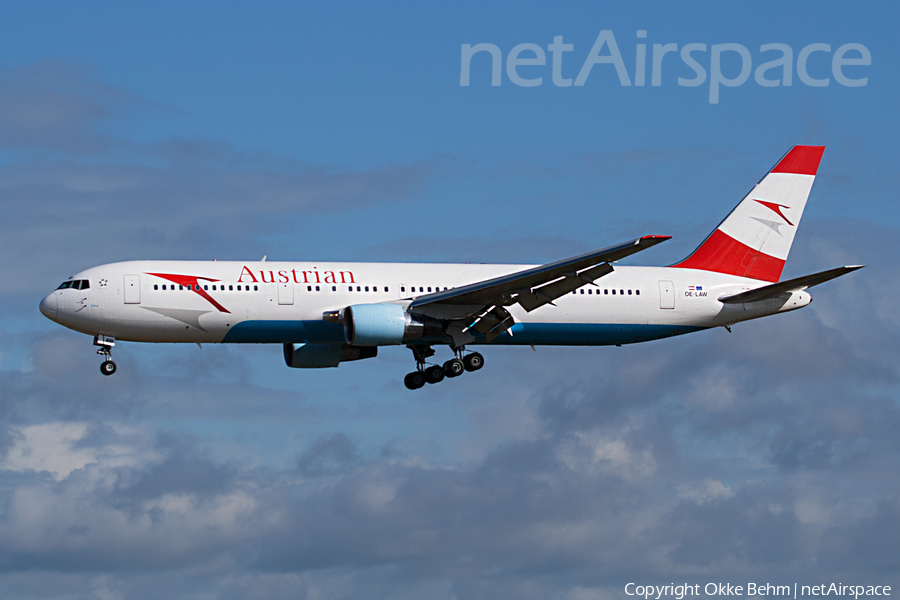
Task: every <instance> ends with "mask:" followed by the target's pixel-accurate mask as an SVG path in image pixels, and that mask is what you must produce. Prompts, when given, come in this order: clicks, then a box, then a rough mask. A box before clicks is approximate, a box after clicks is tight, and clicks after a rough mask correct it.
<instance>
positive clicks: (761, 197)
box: [672, 146, 825, 283]
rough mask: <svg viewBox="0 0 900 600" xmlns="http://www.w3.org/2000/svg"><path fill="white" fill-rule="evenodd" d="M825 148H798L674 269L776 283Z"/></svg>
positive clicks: (784, 158)
mask: <svg viewBox="0 0 900 600" xmlns="http://www.w3.org/2000/svg"><path fill="white" fill-rule="evenodd" d="M824 151H825V146H794V147H793V148H791V150H790V152H788V153H787V154H785V155H784V157H783V158H782V159H781V160H780V161H778V164H777V165H775V167H774V168H773V169H772V170H771V171H769V173H768V174H767V175H766V176H765V177H763V179H762V180H761V181H760V182H759V183H757V184H756V187H754V188H753V189H752V190H751V191H750V193H749V194H747V195H746V196H745V197H744V199H743V200H741V202H740V204H738V205H737V206H736V207H735V208H734V210H732V211H731V213H730V214H729V215H728V216H727V217H725V220H724V221H722V223H720V224H719V226H718V227H717V228H716V229H715V231H713V232H712V233H711V234H710V235H709V237H708V238H706V240H704V241H703V243H702V244H700V247H699V248H697V249H696V250H695V251H694V253H693V254H691V255H690V256H689V257H687V258H686V259H684V260H683V261H681V262H680V263H678V264H675V265H672V266H673V267H680V268H684V269H701V270H704V271H715V272H717V273H728V274H730V275H738V276H740V277H749V278H751V279H760V280H763V281H771V282H773V283H774V282H776V281H778V280H779V278H780V277H781V271H782V270H783V269H784V263H785V261H786V260H787V257H788V253H789V252H790V250H791V243H793V241H794V234H795V233H796V231H797V225H798V224H799V223H800V217H802V216H803V209H804V207H805V206H806V199H807V197H809V191H810V189H812V184H813V180H814V179H815V178H816V171H817V170H818V168H819V161H821V160H822V153H823V152H824Z"/></svg>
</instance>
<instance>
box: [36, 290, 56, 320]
mask: <svg viewBox="0 0 900 600" xmlns="http://www.w3.org/2000/svg"><path fill="white" fill-rule="evenodd" d="M40 309H41V314H42V315H44V316H45V317H47V318H48V319H50V320H51V321H55V320H56V313H57V311H58V310H59V300H58V299H57V297H56V292H50V293H49V294H47V297H46V298H44V299H43V300H41V304H40Z"/></svg>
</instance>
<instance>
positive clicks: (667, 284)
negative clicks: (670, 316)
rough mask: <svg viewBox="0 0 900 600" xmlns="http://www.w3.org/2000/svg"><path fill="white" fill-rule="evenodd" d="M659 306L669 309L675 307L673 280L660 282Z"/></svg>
mask: <svg viewBox="0 0 900 600" xmlns="http://www.w3.org/2000/svg"><path fill="white" fill-rule="evenodd" d="M659 307H660V308H663V309H667V310H672V309H674V308H675V286H674V285H672V282H671V281H660V282H659Z"/></svg>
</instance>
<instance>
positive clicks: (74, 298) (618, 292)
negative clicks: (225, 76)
mask: <svg viewBox="0 0 900 600" xmlns="http://www.w3.org/2000/svg"><path fill="white" fill-rule="evenodd" d="M528 267H529V266H528V265H495V264H420V263H305V262H297V263H295V262H216V261H208V262H207V261H203V262H201V261H132V262H120V263H112V264H107V265H102V266H98V267H94V268H91V269H87V270H85V271H82V272H81V273H78V274H77V275H75V276H74V277H72V280H76V281H86V282H87V283H86V284H84V286H80V287H85V289H75V288H74V287H69V288H66V289H58V290H56V291H54V292H52V293H51V294H50V295H49V296H47V298H45V299H44V300H43V301H42V302H41V311H42V312H43V313H44V314H45V315H47V316H48V317H49V318H51V319H53V320H55V321H57V322H58V323H60V324H62V325H65V326H66V327H69V328H71V329H74V330H76V331H80V332H83V333H87V334H91V335H101V336H109V337H113V338H115V339H117V340H125V341H137V342H190V343H198V342H199V343H304V342H305V343H343V342H344V338H343V330H342V327H341V325H340V324H339V323H332V322H327V321H325V320H324V319H323V314H324V313H326V312H330V311H339V310H341V309H343V308H345V307H347V306H351V305H358V304H373V303H395V304H400V305H402V306H406V305H408V304H409V300H410V299H414V298H416V297H418V296H422V295H427V294H429V293H433V292H437V291H443V290H445V289H452V288H455V287H458V286H462V285H466V284H470V283H474V282H479V281H484V280H487V279H491V278H494V277H498V276H502V275H507V274H511V273H516V272H518V271H522V270H523V269H526V268H528ZM766 283H767V282H763V281H757V280H753V279H746V278H742V277H737V276H734V275H726V274H722V273H715V272H710V271H703V270H697V269H684V268H671V267H624V266H621V267H620V266H615V270H614V271H613V272H612V273H609V274H608V275H606V276H604V277H601V278H600V279H598V280H597V281H596V284H595V285H594V284H587V285H585V286H583V287H582V288H580V289H578V290H576V291H575V292H574V293H570V294H566V295H565V296H562V297H560V298H558V299H557V300H555V301H554V304H553V305H545V306H542V307H540V308H538V309H536V310H533V311H532V312H530V313H529V312H526V311H525V310H524V309H522V308H521V306H519V305H518V304H516V305H513V306H510V307H508V309H509V312H510V313H511V314H512V316H513V317H514V319H515V323H516V324H515V325H514V326H513V328H512V329H511V331H510V332H507V333H505V334H503V335H501V336H499V337H498V338H496V339H495V340H493V341H492V342H491V343H492V344H542V345H606V344H624V343H633V342H640V341H647V340H651V339H658V338H662V337H669V336H672V335H679V334H682V333H689V332H691V331H696V330H698V329H705V328H709V327H716V326H722V325H730V324H732V323H736V322H738V321H745V320H747V319H753V318H757V317H762V316H766V315H770V314H775V313H779V312H785V311H789V310H794V309H797V308H801V307H803V306H806V305H807V304H809V302H810V301H811V296H810V295H809V294H808V293H807V292H805V291H800V292H792V293H790V294H785V295H783V296H780V297H778V298H776V299H772V300H766V301H762V302H753V303H751V304H723V303H721V302H719V300H718V298H720V297H724V296H727V295H733V294H737V293H739V292H742V291H746V290H750V289H754V288H757V287H760V286H762V285H764V284H766ZM425 342H429V341H428V340H423V342H422V343H425ZM429 343H438V342H436V341H434V340H431V341H430V342H429ZM471 343H484V340H483V339H476V340H473V341H472V342H471Z"/></svg>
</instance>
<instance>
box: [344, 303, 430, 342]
mask: <svg viewBox="0 0 900 600" xmlns="http://www.w3.org/2000/svg"><path fill="white" fill-rule="evenodd" d="M341 320H342V322H343V323H344V339H345V340H347V343H348V344H351V345H353V346H390V345H394V344H402V343H404V342H406V341H409V340H415V339H419V338H423V337H429V336H432V335H440V334H441V333H443V331H444V328H443V325H442V324H441V322H440V321H438V320H437V319H432V318H431V317H425V316H423V315H414V314H410V313H408V312H406V310H404V309H403V307H402V306H399V305H397V304H356V305H354V306H348V307H347V308H345V309H344V310H343V311H341Z"/></svg>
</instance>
